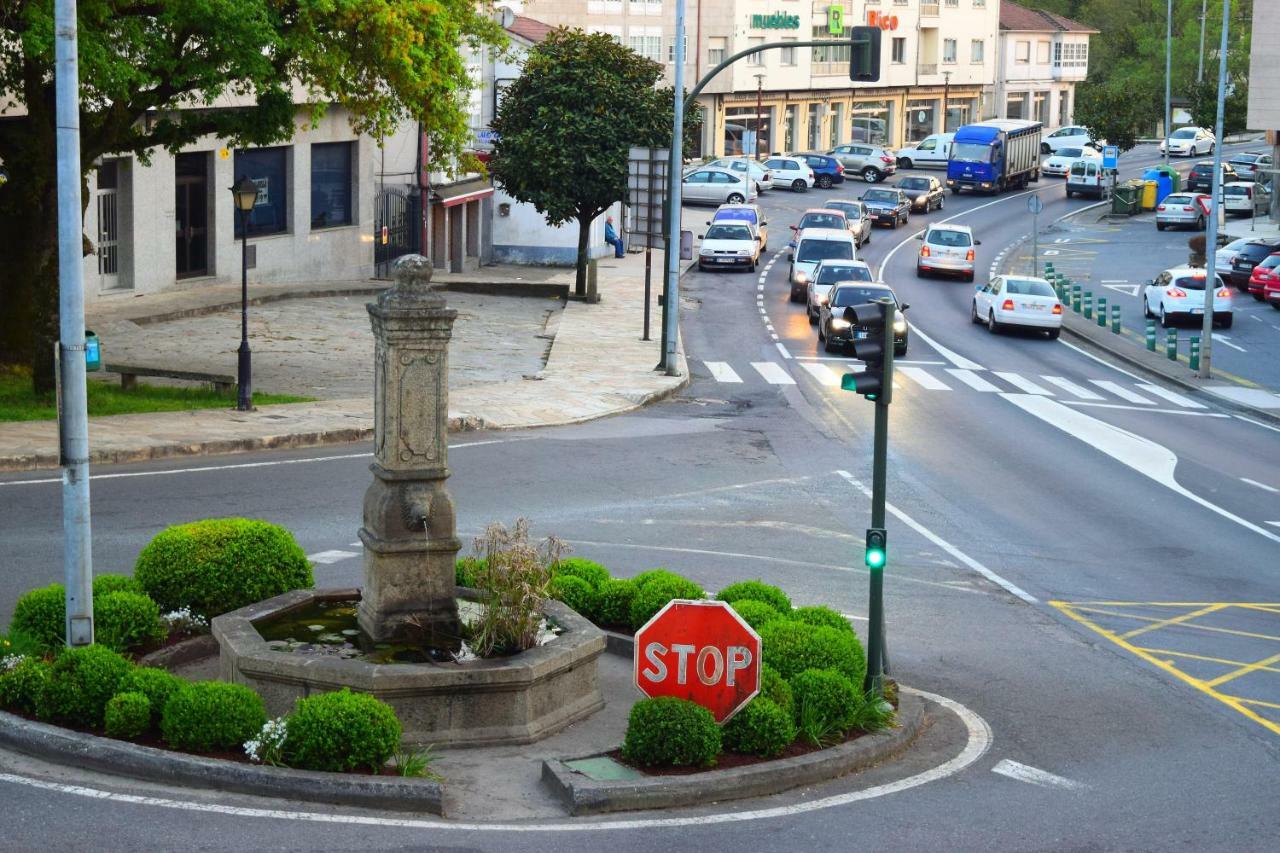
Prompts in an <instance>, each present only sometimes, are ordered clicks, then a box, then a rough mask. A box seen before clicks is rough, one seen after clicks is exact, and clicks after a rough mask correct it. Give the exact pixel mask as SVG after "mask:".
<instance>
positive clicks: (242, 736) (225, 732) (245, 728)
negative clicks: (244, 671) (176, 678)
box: [160, 681, 267, 752]
mask: <svg viewBox="0 0 1280 853" xmlns="http://www.w3.org/2000/svg"><path fill="white" fill-rule="evenodd" d="M266 721H267V712H266V710H265V709H264V708H263V705H262V699H261V698H260V697H259V696H258V694H257V693H254V692H253V691H252V690H250V689H249V688H248V687H245V686H243V685H240V684H227V683H225V682H222V681H197V682H195V683H193V684H184V685H183V686H182V687H181V688H180V689H179V690H177V691H176V692H175V693H174V694H173V695H172V696H170V697H169V701H168V702H167V703H165V706H164V711H163V712H162V714H161V717H160V733H161V734H162V735H163V736H164V739H165V742H166V743H168V744H169V746H171V747H173V748H174V749H180V750H184V751H187V752H218V751H228V750H236V751H238V750H239V749H240V748H241V746H242V745H243V744H244V742H245V741H247V740H249V739H250V738H251V737H253V736H254V735H256V734H257V733H258V732H259V731H260V730H261V729H262V724H263V723H265V722H266Z"/></svg>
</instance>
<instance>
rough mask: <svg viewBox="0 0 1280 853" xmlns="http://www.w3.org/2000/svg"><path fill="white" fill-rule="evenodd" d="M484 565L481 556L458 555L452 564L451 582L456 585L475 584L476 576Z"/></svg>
mask: <svg viewBox="0 0 1280 853" xmlns="http://www.w3.org/2000/svg"><path fill="white" fill-rule="evenodd" d="M485 565H486V562H485V559H484V558H483V557H459V558H458V559H457V561H456V562H455V563H454V564H453V582H454V583H455V584H457V585H458V586H471V587H473V586H475V585H476V577H477V576H478V575H479V574H480V572H481V571H483V569H484V567H485Z"/></svg>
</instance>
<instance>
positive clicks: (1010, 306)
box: [1000, 299, 1013, 311]
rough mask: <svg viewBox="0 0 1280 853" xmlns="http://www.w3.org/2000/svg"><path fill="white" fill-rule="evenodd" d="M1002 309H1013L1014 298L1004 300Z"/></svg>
mask: <svg viewBox="0 0 1280 853" xmlns="http://www.w3.org/2000/svg"><path fill="white" fill-rule="evenodd" d="M1000 310H1001V311H1012V310H1013V300H1012V299H1006V300H1005V301H1004V304H1003V305H1001V306H1000Z"/></svg>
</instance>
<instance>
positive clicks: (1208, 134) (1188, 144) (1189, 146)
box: [1160, 127, 1217, 157]
mask: <svg viewBox="0 0 1280 853" xmlns="http://www.w3.org/2000/svg"><path fill="white" fill-rule="evenodd" d="M1215 145H1217V140H1216V139H1214V137H1213V131H1211V130H1205V129H1204V128H1203V127H1180V128H1178V129H1177V130H1175V131H1174V132H1173V133H1172V134H1170V135H1169V138H1168V139H1165V140H1162V141H1161V142H1160V153H1161V154H1163V153H1164V149H1165V147H1166V146H1168V148H1169V154H1170V155H1177V156H1179V157H1196V156H1199V155H1200V154H1212V153H1213V149H1214V146H1215Z"/></svg>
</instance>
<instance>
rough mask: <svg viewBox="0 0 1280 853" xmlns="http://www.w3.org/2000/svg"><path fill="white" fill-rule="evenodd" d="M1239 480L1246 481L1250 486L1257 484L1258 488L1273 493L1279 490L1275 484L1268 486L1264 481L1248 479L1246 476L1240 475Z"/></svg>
mask: <svg viewBox="0 0 1280 853" xmlns="http://www.w3.org/2000/svg"><path fill="white" fill-rule="evenodd" d="M1240 482H1242V483H1248V484H1249V485H1250V486H1257V487H1258V488H1259V489H1262V490H1263V491H1267V492H1271V493H1273V494H1275V493H1278V492H1280V489H1277V488H1276V487H1275V486H1268V485H1267V484H1266V483H1259V482H1258V481H1257V480H1250V479H1249V478H1248V477H1241V478H1240Z"/></svg>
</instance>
